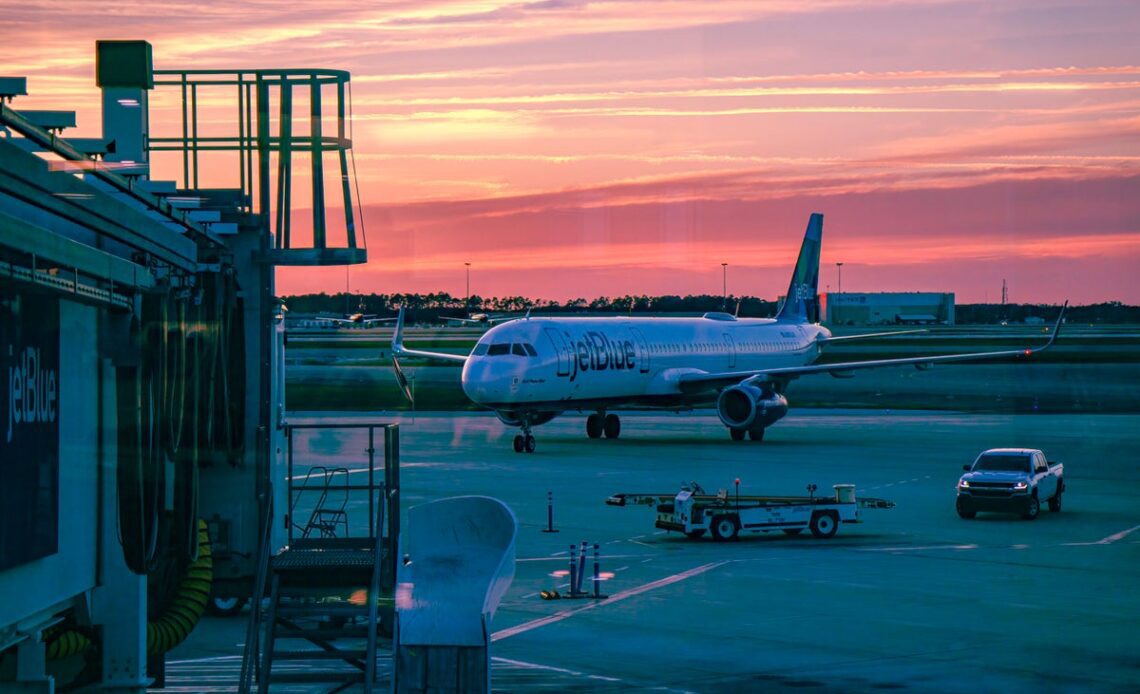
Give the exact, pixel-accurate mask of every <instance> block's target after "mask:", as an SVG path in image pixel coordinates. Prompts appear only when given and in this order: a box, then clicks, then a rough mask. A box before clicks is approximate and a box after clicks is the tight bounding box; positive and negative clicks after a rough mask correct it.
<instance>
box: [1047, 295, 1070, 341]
mask: <svg viewBox="0 0 1140 694" xmlns="http://www.w3.org/2000/svg"><path fill="white" fill-rule="evenodd" d="M1067 308H1069V300H1068V299H1065V303H1063V304H1061V312H1060V313H1058V314H1057V322H1056V323H1055V324H1054V325H1053V334H1052V335H1050V336H1049V341H1048V342H1046V343H1045V347H1051V346H1052V345H1053V343H1054V342H1056V341H1057V336H1058V335H1060V334H1061V323H1062V321H1064V319H1065V309H1067ZM1045 347H1042V348H1041V349H1045Z"/></svg>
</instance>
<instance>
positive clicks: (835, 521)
mask: <svg viewBox="0 0 1140 694" xmlns="http://www.w3.org/2000/svg"><path fill="white" fill-rule="evenodd" d="M808 527H809V528H810V529H811V534H812V535H815V536H816V537H818V538H820V539H821V540H823V539H827V538H829V537H835V533H837V532H839V514H837V513H836V512H835V511H819V512H817V513H816V514H815V515H813V516H812V517H811V523H810V524H809V525H808Z"/></svg>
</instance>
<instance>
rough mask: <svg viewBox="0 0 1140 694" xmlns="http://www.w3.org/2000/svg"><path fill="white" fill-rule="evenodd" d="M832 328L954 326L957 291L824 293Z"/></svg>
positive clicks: (823, 303)
mask: <svg viewBox="0 0 1140 694" xmlns="http://www.w3.org/2000/svg"><path fill="white" fill-rule="evenodd" d="M819 300H820V312H821V314H822V316H823V322H824V323H828V324H830V325H934V324H939V325H953V324H954V293H953V292H871V293H854V292H843V293H842V294H840V293H837V292H835V293H833V292H827V293H824V294H820V297H819Z"/></svg>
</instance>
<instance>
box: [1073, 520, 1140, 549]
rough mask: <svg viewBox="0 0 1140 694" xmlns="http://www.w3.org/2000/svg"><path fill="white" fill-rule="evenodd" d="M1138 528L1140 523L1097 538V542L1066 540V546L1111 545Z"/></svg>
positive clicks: (1139, 528)
mask: <svg viewBox="0 0 1140 694" xmlns="http://www.w3.org/2000/svg"><path fill="white" fill-rule="evenodd" d="M1137 530H1140V525H1134V526H1132V527H1131V528H1128V529H1127V530H1121V531H1120V532H1118V533H1113V534H1112V535H1109V536H1108V537H1103V538H1101V539H1099V540H1097V541H1096V542H1066V543H1065V546H1066V547H1088V546H1090V545H1111V544H1112V543H1114V542H1117V541H1118V540H1123V539H1124V538H1126V537H1128V536H1129V535H1131V534H1132V533H1134V532H1136V531H1137Z"/></svg>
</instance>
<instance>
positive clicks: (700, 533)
mask: <svg viewBox="0 0 1140 694" xmlns="http://www.w3.org/2000/svg"><path fill="white" fill-rule="evenodd" d="M704 536H705V531H704V530H690V531H689V532H687V533H685V537H687V538H689V539H690V540H697V539H700V538H702V537H704Z"/></svg>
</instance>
